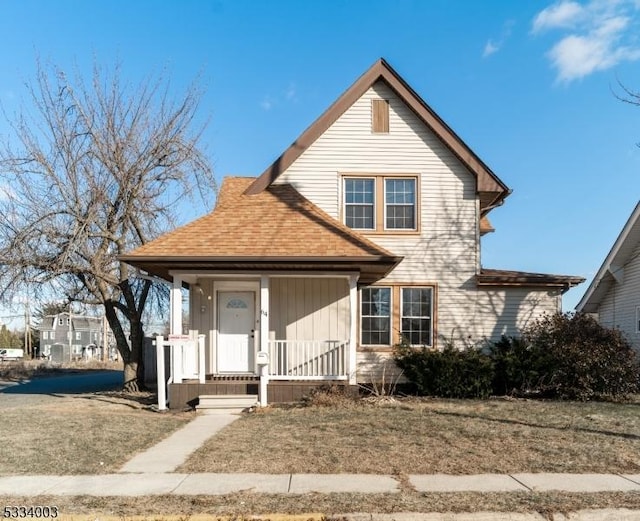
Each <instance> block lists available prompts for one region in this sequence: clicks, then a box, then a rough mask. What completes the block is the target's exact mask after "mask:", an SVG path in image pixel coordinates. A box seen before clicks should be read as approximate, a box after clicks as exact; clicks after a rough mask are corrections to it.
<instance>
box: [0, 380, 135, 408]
mask: <svg viewBox="0 0 640 521" xmlns="http://www.w3.org/2000/svg"><path fill="white" fill-rule="evenodd" d="M122 378H123V377H122V371H88V372H83V373H73V374H65V375H60V376H50V377H43V378H34V379H33V380H25V381H22V382H1V381H0V408H2V407H18V406H22V405H31V404H37V403H44V402H47V401H50V400H55V399H57V398H59V397H60V396H64V395H73V394H82V393H91V392H96V391H108V390H110V389H118V388H120V387H121V386H122Z"/></svg>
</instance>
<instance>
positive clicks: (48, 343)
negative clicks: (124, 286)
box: [37, 312, 113, 359]
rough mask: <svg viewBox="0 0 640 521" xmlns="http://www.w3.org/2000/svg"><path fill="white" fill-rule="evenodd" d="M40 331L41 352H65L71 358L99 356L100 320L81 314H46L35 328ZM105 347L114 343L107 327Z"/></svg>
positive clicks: (50, 353) (100, 343)
mask: <svg viewBox="0 0 640 521" xmlns="http://www.w3.org/2000/svg"><path fill="white" fill-rule="evenodd" d="M37 329H38V330H39V331H40V354H41V355H42V356H47V357H49V356H52V353H53V352H56V351H60V352H62V353H66V356H68V357H70V358H75V359H78V358H97V357H101V356H102V349H103V346H104V345H105V342H104V339H103V335H104V332H103V319H102V318H101V317H90V316H84V315H76V314H73V313H72V314H71V315H70V314H69V313H68V312H64V313H58V314H57V315H47V316H46V317H44V319H43V320H42V322H41V323H40V325H39V326H38V328H37ZM106 340H107V343H106V345H107V346H111V345H113V334H112V333H111V330H110V329H109V328H107V339H106Z"/></svg>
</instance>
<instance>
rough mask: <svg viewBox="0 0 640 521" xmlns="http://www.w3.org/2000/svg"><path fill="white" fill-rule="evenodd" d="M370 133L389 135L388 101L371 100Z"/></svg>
mask: <svg viewBox="0 0 640 521" xmlns="http://www.w3.org/2000/svg"><path fill="white" fill-rule="evenodd" d="M371 131H372V132H373V133H374V134H388V133H389V100H386V99H374V100H371Z"/></svg>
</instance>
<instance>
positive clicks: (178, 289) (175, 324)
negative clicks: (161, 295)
mask: <svg viewBox="0 0 640 521" xmlns="http://www.w3.org/2000/svg"><path fill="white" fill-rule="evenodd" d="M169 299H170V300H169V302H170V307H171V323H170V324H169V331H170V332H171V334H172V335H181V334H182V278H180V276H178V275H174V276H173V287H172V288H171V294H170V297H169Z"/></svg>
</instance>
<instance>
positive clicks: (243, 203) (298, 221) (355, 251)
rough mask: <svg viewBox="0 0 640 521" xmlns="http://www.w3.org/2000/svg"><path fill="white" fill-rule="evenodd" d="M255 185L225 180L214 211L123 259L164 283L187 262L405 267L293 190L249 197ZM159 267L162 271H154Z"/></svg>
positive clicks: (240, 179) (281, 188)
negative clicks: (168, 275) (349, 264)
mask: <svg viewBox="0 0 640 521" xmlns="http://www.w3.org/2000/svg"><path fill="white" fill-rule="evenodd" d="M253 181H255V178H248V177H231V178H226V179H225V180H224V181H223V183H222V186H221V188H220V194H219V197H218V203H217V205H216V208H215V210H214V211H213V212H211V213H209V214H208V215H205V216H203V217H201V218H199V219H197V220H195V221H193V222H191V223H189V224H186V225H185V226H182V227H180V228H177V229H176V230H174V231H171V232H169V233H166V234H164V235H162V236H160V237H158V238H157V239H155V240H153V241H151V242H149V243H147V244H145V245H143V246H140V247H139V248H137V249H136V250H134V251H132V252H130V253H129V254H127V255H123V256H121V259H122V260H124V261H126V262H128V263H129V264H133V265H135V266H138V267H140V268H142V269H145V271H150V272H152V273H156V274H158V275H160V276H164V277H165V278H168V277H166V275H167V273H168V269H171V268H170V266H169V264H174V265H175V266H174V269H175V268H177V267H178V266H179V265H182V266H184V263H185V261H189V262H190V263H191V264H192V265H193V264H194V263H197V265H198V267H201V268H207V267H210V266H213V265H215V266H221V264H220V263H228V262H230V261H233V262H236V263H242V264H243V266H244V267H245V268H247V269H251V267H257V266H256V265H255V263H261V264H266V263H270V264H269V265H270V266H271V267H273V266H274V265H277V264H282V262H285V261H286V262H287V263H289V264H290V263H292V262H296V263H298V264H297V265H298V267H299V268H302V265H304V264H309V263H313V265H314V266H316V267H317V265H318V264H322V263H323V262H331V263H333V264H334V266H335V268H336V269H338V267H340V268H341V269H347V268H346V265H345V264H344V262H349V263H354V262H355V263H358V264H359V265H360V264H367V263H378V264H381V265H384V269H382V271H383V272H384V273H387V272H388V271H390V270H391V269H392V268H393V267H394V266H395V265H396V264H397V263H398V262H400V260H401V257H396V256H394V255H393V254H392V253H391V252H389V251H387V250H385V249H384V248H382V247H380V246H378V245H376V244H375V243H373V242H371V241H370V240H368V239H366V238H365V237H363V236H361V235H360V234H358V233H357V232H354V231H353V230H351V229H350V228H348V227H346V226H345V225H344V224H342V223H340V222H339V221H337V220H336V219H333V218H332V217H331V216H329V215H328V214H327V213H325V212H324V211H322V210H321V209H320V208H318V207H317V206H316V205H314V204H313V203H311V201H309V200H308V199H306V198H305V197H303V196H302V195H301V194H300V193H299V192H297V191H296V190H295V189H294V188H293V187H292V186H291V185H286V184H285V185H274V186H270V187H269V188H268V189H266V190H264V191H262V192H260V193H258V194H256V195H246V194H245V193H244V192H245V190H246V189H247V188H248V187H249V185H251V183H252V182H253ZM154 264H155V265H156V267H157V268H159V267H160V265H162V266H163V268H162V269H155V270H154V269H153V265H154ZM289 267H291V266H289ZM381 268H382V266H379V267H378V268H376V270H380V269H381ZM236 269H239V268H238V266H236ZM283 269H284V268H283ZM382 276H384V275H382ZM374 278H378V277H374Z"/></svg>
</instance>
